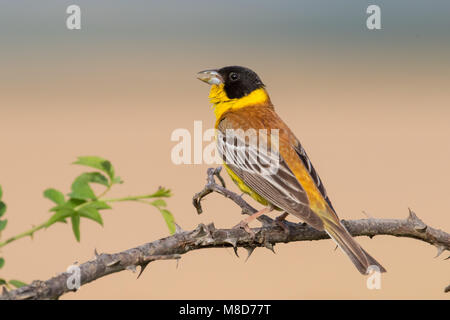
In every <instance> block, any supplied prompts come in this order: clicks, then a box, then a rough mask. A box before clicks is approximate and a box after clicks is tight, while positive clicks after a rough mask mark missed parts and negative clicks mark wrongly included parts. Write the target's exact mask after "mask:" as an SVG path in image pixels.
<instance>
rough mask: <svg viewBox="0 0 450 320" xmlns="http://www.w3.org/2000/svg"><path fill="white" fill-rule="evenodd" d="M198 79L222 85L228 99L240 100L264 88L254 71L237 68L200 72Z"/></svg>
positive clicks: (230, 67)
mask: <svg viewBox="0 0 450 320" xmlns="http://www.w3.org/2000/svg"><path fill="white" fill-rule="evenodd" d="M198 78H199V79H200V80H202V81H204V82H207V83H209V84H216V85H218V84H221V83H223V84H224V87H223V88H224V90H225V92H226V94H227V96H228V98H230V99H239V98H242V97H244V96H246V95H248V94H250V93H251V92H253V91H254V90H256V89H260V88H263V87H264V83H263V82H262V81H261V79H260V78H259V77H258V75H257V74H256V73H255V72H254V71H252V70H250V69H248V68H245V67H239V66H229V67H224V68H221V69H219V70H206V71H202V72H200V73H199V74H198Z"/></svg>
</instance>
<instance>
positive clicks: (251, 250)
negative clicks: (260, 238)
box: [245, 247, 256, 262]
mask: <svg viewBox="0 0 450 320" xmlns="http://www.w3.org/2000/svg"><path fill="white" fill-rule="evenodd" d="M255 248H256V247H245V249H246V250H247V258H246V259H245V262H247V261H248V259H249V258H250V256H251V255H252V253H253V252H254V251H255Z"/></svg>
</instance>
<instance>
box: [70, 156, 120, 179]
mask: <svg viewBox="0 0 450 320" xmlns="http://www.w3.org/2000/svg"><path fill="white" fill-rule="evenodd" d="M74 164H80V165H83V166H87V167H91V168H95V169H98V170H101V171H103V172H104V173H106V174H107V175H108V176H109V178H110V179H111V181H113V180H114V168H113V166H112V164H111V162H109V161H108V160H106V159H103V158H100V157H95V156H87V157H78V160H77V161H75V162H74Z"/></svg>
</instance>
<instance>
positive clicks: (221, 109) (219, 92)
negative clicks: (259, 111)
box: [209, 84, 269, 126]
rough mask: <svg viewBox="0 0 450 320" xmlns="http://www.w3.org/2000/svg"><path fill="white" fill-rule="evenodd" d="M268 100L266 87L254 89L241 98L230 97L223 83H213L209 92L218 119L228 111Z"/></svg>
mask: <svg viewBox="0 0 450 320" xmlns="http://www.w3.org/2000/svg"><path fill="white" fill-rule="evenodd" d="M268 100H269V95H268V94H267V92H266V90H265V89H264V88H261V89H257V90H254V91H252V92H251V93H250V94H248V95H246V96H244V97H242V98H239V99H230V98H228V96H227V93H226V92H225V90H224V85H223V84H219V85H212V86H211V91H210V92H209V101H210V102H211V103H212V104H213V108H214V114H215V116H216V120H219V119H220V118H221V117H222V115H223V114H224V113H225V112H227V111H230V110H238V109H241V108H244V107H247V106H251V105H257V104H263V103H266V102H267V101H268ZM216 126H217V122H216Z"/></svg>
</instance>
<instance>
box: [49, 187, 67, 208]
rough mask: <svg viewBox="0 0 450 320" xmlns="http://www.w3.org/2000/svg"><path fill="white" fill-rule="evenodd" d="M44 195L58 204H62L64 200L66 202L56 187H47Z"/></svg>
mask: <svg viewBox="0 0 450 320" xmlns="http://www.w3.org/2000/svg"><path fill="white" fill-rule="evenodd" d="M44 197H46V198H47V199H49V200H51V201H53V202H54V203H56V204H60V205H61V204H64V202H66V200H65V199H64V195H63V194H62V192H60V191H58V190H56V189H53V188H49V189H47V190H45V191H44Z"/></svg>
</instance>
